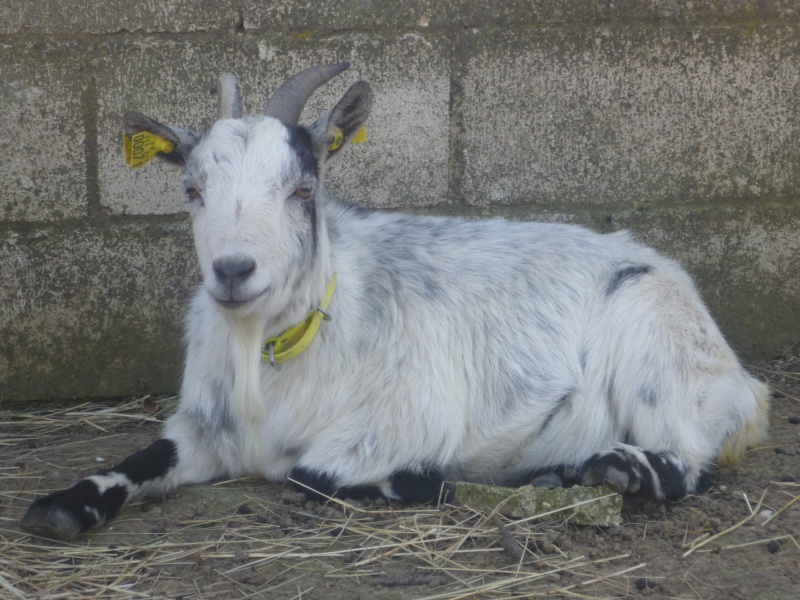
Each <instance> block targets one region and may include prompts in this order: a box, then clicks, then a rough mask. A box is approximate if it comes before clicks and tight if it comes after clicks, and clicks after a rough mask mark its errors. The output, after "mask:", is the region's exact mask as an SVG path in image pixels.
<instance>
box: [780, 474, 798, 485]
mask: <svg viewBox="0 0 800 600" xmlns="http://www.w3.org/2000/svg"><path fill="white" fill-rule="evenodd" d="M781 481H782V482H783V483H797V479H795V478H794V477H792V476H791V475H784V476H783V477H781Z"/></svg>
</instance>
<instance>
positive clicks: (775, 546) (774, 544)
mask: <svg viewBox="0 0 800 600" xmlns="http://www.w3.org/2000/svg"><path fill="white" fill-rule="evenodd" d="M780 549H781V545H780V544H779V543H778V541H777V540H772V541H771V542H770V543H769V544H767V551H769V553H770V554H775V553H776V552H778V551H779V550H780Z"/></svg>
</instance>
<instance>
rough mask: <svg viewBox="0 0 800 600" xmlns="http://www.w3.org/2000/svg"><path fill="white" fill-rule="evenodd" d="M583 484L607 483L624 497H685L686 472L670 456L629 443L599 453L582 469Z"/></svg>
mask: <svg viewBox="0 0 800 600" xmlns="http://www.w3.org/2000/svg"><path fill="white" fill-rule="evenodd" d="M580 472H581V484H582V485H600V484H602V483H605V484H608V485H610V486H611V487H613V488H615V489H616V490H617V491H619V492H620V493H623V494H637V495H639V496H642V497H647V498H653V499H656V500H678V499H679V498H682V497H683V496H685V495H686V492H687V489H686V487H687V486H686V470H685V468H684V467H683V464H682V463H681V462H680V461H679V460H677V459H676V458H675V457H674V456H672V455H670V454H669V453H655V452H650V451H648V450H643V449H642V448H639V447H637V446H631V445H628V444H614V446H613V447H612V448H611V449H610V450H606V451H605V452H598V453H597V454H595V455H594V456H592V457H591V458H589V460H587V461H586V462H585V463H583V465H582V466H581V469H580Z"/></svg>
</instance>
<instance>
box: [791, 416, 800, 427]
mask: <svg viewBox="0 0 800 600" xmlns="http://www.w3.org/2000/svg"><path fill="white" fill-rule="evenodd" d="M789 423H791V424H792V425H800V417H798V416H795V415H792V416H791V417H789Z"/></svg>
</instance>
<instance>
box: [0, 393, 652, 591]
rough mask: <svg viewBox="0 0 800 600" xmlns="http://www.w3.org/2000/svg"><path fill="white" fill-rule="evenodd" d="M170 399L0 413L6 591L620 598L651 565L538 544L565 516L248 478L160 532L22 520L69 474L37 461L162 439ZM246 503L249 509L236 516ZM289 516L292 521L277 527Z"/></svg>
mask: <svg viewBox="0 0 800 600" xmlns="http://www.w3.org/2000/svg"><path fill="white" fill-rule="evenodd" d="M173 401H174V399H166V400H161V401H158V402H154V401H153V400H152V399H150V398H144V399H141V398H140V399H132V400H128V401H126V402H123V403H121V404H115V405H113V406H107V405H102V404H96V403H88V402H87V403H83V404H79V405H76V406H70V407H66V408H60V409H56V410H53V409H50V410H41V409H36V410H30V411H26V412H16V413H10V412H9V411H5V412H3V413H2V414H0V416H2V425H0V427H2V431H3V433H4V436H3V441H2V444H3V446H0V447H5V448H7V449H8V450H11V451H13V452H8V453H7V454H6V455H5V456H4V457H3V458H2V459H0V482H2V486H1V488H0V511H2V512H0V597H8V598H16V597H19V598H28V597H37V598H52V599H57V598H73V597H82V598H139V597H153V596H157V597H163V596H169V597H178V598H180V597H188V596H191V597H200V598H217V597H218V598H227V597H232V596H233V595H235V596H236V597H248V596H261V597H276V596H281V597H284V596H285V597H289V595H292V594H294V595H297V596H298V597H302V596H303V594H305V593H306V592H307V591H308V589H309V587H308V586H309V585H313V582H317V583H316V585H319V581H324V582H332V583H336V584H337V585H341V586H349V585H352V586H354V589H355V586H359V585H361V586H365V585H366V586H370V587H369V588H368V589H375V590H377V589H379V588H398V587H407V588H413V589H414V591H415V596H417V597H425V594H426V593H427V594H428V596H427V597H429V598H431V599H433V598H441V599H445V598H447V599H457V598H470V597H476V596H479V597H481V598H501V597H502V598H513V597H530V596H531V595H537V596H554V595H555V596H564V595H567V596H577V597H580V596H582V595H584V594H585V593H588V592H589V591H590V590H591V595H593V596H594V595H597V594H601V595H606V594H609V593H622V592H624V590H626V589H627V588H628V587H629V582H628V581H627V579H626V576H627V575H628V574H629V573H630V572H632V571H636V570H639V569H641V568H643V567H644V565H643V564H636V565H632V564H630V557H629V556H628V555H626V554H622V555H619V556H612V557H606V558H599V559H588V558H586V557H585V556H581V555H568V554H567V553H566V552H562V551H561V550H560V549H559V548H558V547H557V546H555V545H553V544H552V543H550V544H549V548H548V550H547V552H545V551H544V550H542V548H543V547H545V546H546V545H547V544H546V543H545V542H546V540H549V539H553V538H555V537H557V535H558V534H559V533H561V532H563V530H564V528H565V526H566V524H567V523H569V514H568V513H566V515H567V516H566V517H565V516H559V517H558V518H556V517H555V516H553V515H541V516H539V517H538V518H536V517H529V518H527V519H525V520H511V519H507V518H506V517H502V516H500V515H499V514H497V512H496V511H495V512H490V513H489V514H487V513H486V512H484V511H480V510H473V509H467V508H464V507H460V506H453V505H447V504H445V505H442V506H441V507H431V506H427V507H417V508H414V507H405V506H395V505H386V504H385V503H384V504H381V503H380V502H378V503H372V504H371V505H370V504H364V503H351V502H344V501H341V500H338V499H331V500H330V501H329V502H328V503H327V504H325V505H319V504H316V503H305V504H303V503H302V501H301V500H296V501H292V502H291V503H290V506H288V507H287V506H286V504H285V499H282V498H280V497H278V498H275V494H274V492H273V493H272V495H270V494H269V493H268V490H265V491H264V492H265V493H264V495H263V496H262V495H260V494H259V491H261V490H260V489H259V487H258V486H259V485H261V484H256V483H253V482H254V481H256V480H253V479H249V480H233V481H225V482H218V483H216V484H213V485H206V486H191V489H192V490H194V491H193V492H192V493H195V494H200V495H208V496H209V497H213V495H214V494H217V493H221V492H225V491H226V490H227V492H226V493H227V495H225V496H224V498H226V499H228V498H230V495H231V493H233V494H236V493H237V492H241V495H240V496H238V495H237V496H235V497H236V498H237V499H236V501H234V502H233V503H230V502H229V503H228V504H226V505H225V506H227V508H224V509H220V510H219V511H218V512H217V515H216V516H215V515H212V516H211V517H206V516H204V515H198V516H195V515H192V514H189V515H186V516H184V517H182V518H177V519H174V520H173V521H172V522H171V523H170V527H169V528H168V530H167V531H166V532H165V531H164V530H161V531H157V529H158V528H155V529H154V528H153V527H152V526H153V523H152V522H150V523H148V522H147V521H148V518H149V517H143V516H142V513H141V512H140V511H137V510H136V505H133V506H128V507H126V508H125V509H124V510H123V512H122V514H121V515H120V516H119V517H117V519H116V520H115V521H113V522H112V523H110V524H108V525H106V526H104V527H102V528H100V529H99V530H98V531H96V532H90V533H88V534H86V535H84V536H82V537H80V538H79V539H78V540H76V541H75V542H73V543H63V542H52V541H50V540H46V539H42V538H38V537H36V536H31V535H28V534H24V533H22V532H20V531H18V530H17V529H16V523H17V521H18V520H19V518H20V517H21V516H22V514H23V512H24V510H25V509H26V508H27V505H28V503H29V502H30V501H31V500H33V498H34V497H36V496H38V495H40V494H41V493H44V492H47V491H50V490H49V489H43V488H40V487H38V485H39V483H42V482H43V484H44V485H45V486H53V485H55V483H54V482H52V481H48V477H47V473H48V469H61V470H64V467H63V465H62V466H58V464H55V463H57V462H58V461H57V460H55V459H52V461H51V460H50V459H47V458H43V457H46V456H52V454H53V451H54V450H57V452H58V453H59V455H60V458H61V459H63V460H62V462H63V461H64V460H68V461H70V462H74V463H77V464H80V463H84V462H85V461H88V463H89V466H91V464H92V462H93V461H92V457H93V456H95V455H96V454H97V453H100V452H102V450H101V449H100V448H102V445H103V442H104V441H108V440H110V439H111V438H113V437H115V436H122V435H126V433H127V432H128V431H129V430H130V428H131V427H132V426H133V427H139V426H141V427H142V428H143V429H144V431H145V432H147V433H150V432H152V434H153V437H155V432H156V429H157V426H158V425H159V424H160V422H161V419H160V417H161V413H162V412H164V411H165V410H166V409H167V408H168V407H169V406H170V405H171V404H172V403H173ZM78 433H80V434H81V435H77V434H78ZM6 434H7V435H6ZM81 436H82V440H83V441H76V439H77V438H81ZM87 439H88V441H87ZM73 451H74V452H75V455H74V456H73V455H72V453H73ZM66 455H69V459H64V456H66ZM22 462H25V468H24V469H22V468H21V467H19V465H20V464H21V463H22ZM83 466H84V467H85V466H86V464H83ZM102 466H103V467H105V466H107V465H102ZM263 485H264V486H266V485H267V484H263ZM245 486H249V487H248V489H247V491H244V490H243V489H242V488H243V487H245ZM286 494H287V495H288V496H297V494H291V493H288V492H287V493H286ZM278 496H280V494H278ZM204 497H205V496H204ZM243 503H247V506H250V507H252V508H249V509H248V510H247V511H242V505H243ZM147 506H149V505H144V507H145V508H146V507H147ZM165 506H166V505H165ZM287 511H288V513H289V514H290V516H291V517H292V519H293V521H292V525H291V526H285V525H282V524H281V517H282V516H283V518H284V519H285V515H286V514H287ZM220 513H224V514H220ZM150 520H151V521H152V520H153V519H150ZM175 522H177V526H175ZM147 529H151V531H146V530H147ZM573 554H574V553H573ZM254 574H255V575H254ZM232 590H235V591H232ZM367 594H369V592H367Z"/></svg>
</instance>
